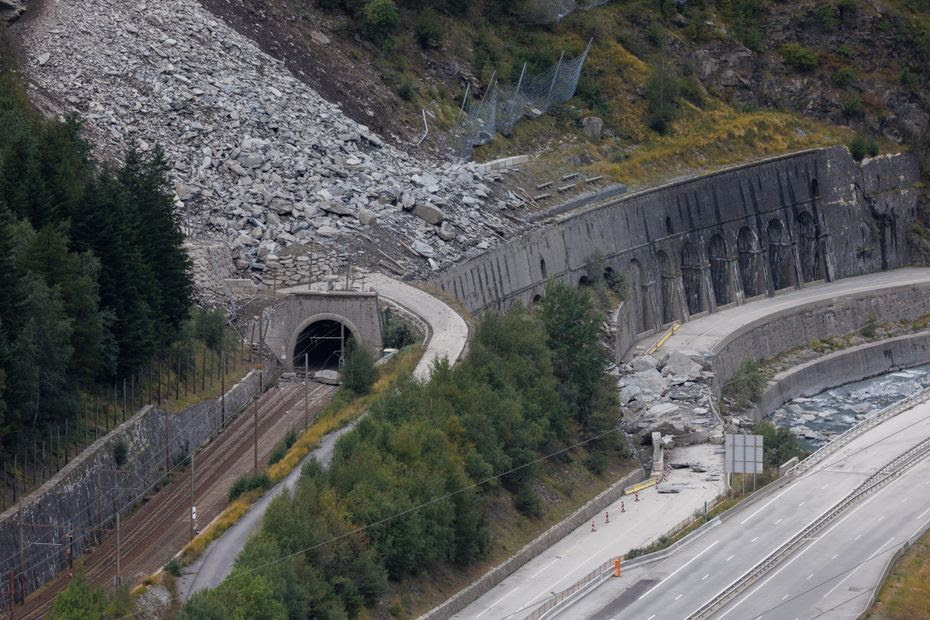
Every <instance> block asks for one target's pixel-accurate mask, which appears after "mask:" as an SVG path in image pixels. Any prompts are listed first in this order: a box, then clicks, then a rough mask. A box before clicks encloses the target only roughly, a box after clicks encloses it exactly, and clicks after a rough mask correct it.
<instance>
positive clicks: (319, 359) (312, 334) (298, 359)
mask: <svg viewBox="0 0 930 620" xmlns="http://www.w3.org/2000/svg"><path fill="white" fill-rule="evenodd" d="M352 339H353V336H352V332H351V330H350V329H349V327H348V326H346V325H345V324H344V323H341V322H339V321H336V320H333V319H322V320H319V321H314V322H313V323H311V324H309V325H307V326H306V327H305V328H304V329H303V330H301V332H300V334H299V335H298V336H297V343H296V344H295V346H294V357H293V360H294V368H295V370H297V371H301V370H303V368H304V365H305V364H306V366H307V368H308V369H309V371H310V372H317V371H320V370H339V369H340V368H341V367H342V360H343V356H344V354H345V350H346V347H347V346H348V344H349V341H351V340H352ZM305 356H306V359H305Z"/></svg>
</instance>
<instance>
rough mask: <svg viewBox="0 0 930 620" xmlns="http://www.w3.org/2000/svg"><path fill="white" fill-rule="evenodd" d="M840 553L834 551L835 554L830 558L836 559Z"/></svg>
mask: <svg viewBox="0 0 930 620" xmlns="http://www.w3.org/2000/svg"><path fill="white" fill-rule="evenodd" d="M838 555H839V553H834V554H833V557H832V558H830V559H831V560H835V559H836V556H838Z"/></svg>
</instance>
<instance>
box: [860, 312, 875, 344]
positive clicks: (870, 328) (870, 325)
mask: <svg viewBox="0 0 930 620" xmlns="http://www.w3.org/2000/svg"><path fill="white" fill-rule="evenodd" d="M876 331H878V317H876V316H875V315H874V314H870V315H869V316H868V317H867V318H866V320H865V325H863V326H862V329H860V330H859V334H860V335H861V336H862V337H863V338H868V339H869V340H871V339H872V338H874V337H875V332H876Z"/></svg>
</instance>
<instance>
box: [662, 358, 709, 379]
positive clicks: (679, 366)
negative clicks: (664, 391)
mask: <svg viewBox="0 0 930 620" xmlns="http://www.w3.org/2000/svg"><path fill="white" fill-rule="evenodd" d="M662 374H663V375H666V376H667V375H674V376H676V377H686V378H688V379H692V380H694V379H698V378H700V376H701V365H700V364H698V363H697V362H695V361H694V360H693V359H691V358H690V357H688V356H687V355H685V354H684V353H682V352H681V351H672V353H671V354H670V355H669V356H668V360H667V361H666V362H665V367H664V368H663V369H662Z"/></svg>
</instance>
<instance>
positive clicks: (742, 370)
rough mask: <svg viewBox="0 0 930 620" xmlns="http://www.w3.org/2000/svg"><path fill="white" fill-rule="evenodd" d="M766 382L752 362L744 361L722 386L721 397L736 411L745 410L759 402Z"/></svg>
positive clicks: (756, 363) (754, 362)
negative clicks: (734, 407)
mask: <svg viewBox="0 0 930 620" xmlns="http://www.w3.org/2000/svg"><path fill="white" fill-rule="evenodd" d="M767 382H768V380H767V379H766V378H765V375H764V374H763V373H762V371H761V370H760V368H759V364H758V362H756V361H753V360H746V361H745V362H743V363H742V365H741V366H740V367H739V370H737V371H736V374H734V375H733V377H732V378H731V379H730V380H729V381H728V382H727V384H726V385H724V386H723V391H722V395H723V397H724V398H725V399H727V400H730V401H732V402H733V404H734V405H735V406H736V408H737V409H745V408H747V407H749V406H750V405H752V404H754V403H756V402H758V401H759V398H760V397H761V396H762V392H763V390H765V385H766V383H767Z"/></svg>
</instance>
